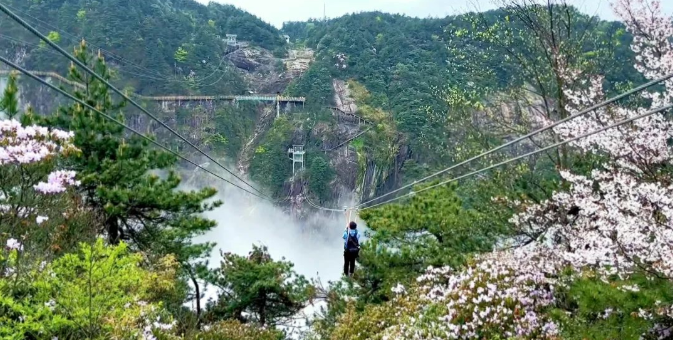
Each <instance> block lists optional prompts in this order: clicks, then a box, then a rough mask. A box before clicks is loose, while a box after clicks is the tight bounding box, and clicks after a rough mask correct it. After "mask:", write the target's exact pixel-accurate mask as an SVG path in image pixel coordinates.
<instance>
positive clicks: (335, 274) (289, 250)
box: [181, 169, 364, 302]
mask: <svg viewBox="0 0 673 340" xmlns="http://www.w3.org/2000/svg"><path fill="white" fill-rule="evenodd" d="M213 170H214V169H213ZM219 172H221V171H219ZM205 176H209V175H199V176H198V185H197V184H196V183H194V182H196V181H195V180H194V178H192V179H191V180H187V181H186V182H187V183H188V184H186V185H185V186H184V187H182V188H181V189H182V190H187V189H190V188H195V187H203V186H204V185H208V186H212V187H215V188H217V189H218V194H217V197H216V199H219V200H222V201H223V204H222V206H220V207H219V208H216V209H214V210H213V211H209V212H207V213H206V214H205V216H206V217H207V218H210V219H212V220H215V221H217V226H216V227H215V228H213V229H212V230H210V231H209V232H208V233H206V234H205V235H202V236H199V237H196V238H195V239H194V241H195V242H215V243H217V246H216V247H215V249H213V252H212V253H211V256H210V259H209V262H210V267H211V268H217V267H219V265H220V259H221V256H220V251H223V252H232V253H235V254H239V255H247V254H248V253H249V252H250V251H251V250H252V245H253V244H256V245H264V246H267V247H268V250H269V253H270V254H271V256H272V257H273V259H274V260H280V259H282V258H285V259H286V260H288V261H290V262H292V263H294V266H295V267H294V269H295V271H296V272H297V273H298V274H301V275H304V276H306V278H308V279H312V278H319V279H320V280H321V281H322V283H323V284H325V285H326V284H327V282H328V281H335V280H339V278H340V277H341V273H342V270H343V239H342V235H343V231H344V229H345V227H346V223H347V221H346V215H345V214H344V213H343V212H329V211H322V210H317V209H315V208H313V207H311V206H310V205H309V204H306V203H304V204H303V205H302V210H303V211H302V213H301V215H302V216H306V217H304V218H294V217H292V216H291V215H290V214H289V212H287V211H285V210H284V209H286V208H283V207H281V206H276V205H274V204H272V203H271V202H269V201H266V200H263V199H261V198H257V197H254V196H252V195H250V194H247V193H245V192H243V191H241V190H239V189H237V188H234V187H232V186H229V185H226V184H225V185H224V186H223V185H221V184H220V183H222V181H220V180H218V179H215V178H213V177H212V176H210V177H205ZM232 181H235V179H234V180H232ZM251 184H252V183H251ZM253 185H254V186H255V187H257V188H259V186H257V185H255V184H253ZM283 204H284V205H287V202H282V203H281V204H280V205H283ZM330 208H332V207H330ZM352 219H353V220H355V221H357V222H358V229H361V228H364V226H362V224H363V223H362V222H361V221H360V220H358V219H356V218H355V216H352ZM361 231H362V230H361ZM216 294H217V292H216V289H215V288H214V287H208V288H207V289H206V292H205V297H204V298H203V299H202V301H203V302H205V301H207V300H208V299H209V298H214V297H216Z"/></svg>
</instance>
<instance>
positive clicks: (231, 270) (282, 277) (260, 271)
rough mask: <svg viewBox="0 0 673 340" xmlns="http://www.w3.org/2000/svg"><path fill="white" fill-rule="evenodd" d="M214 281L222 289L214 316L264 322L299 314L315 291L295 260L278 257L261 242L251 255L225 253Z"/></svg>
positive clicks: (212, 309) (210, 312) (269, 323)
mask: <svg viewBox="0 0 673 340" xmlns="http://www.w3.org/2000/svg"><path fill="white" fill-rule="evenodd" d="M210 281H212V283H213V284H214V285H215V286H217V287H218V288H220V289H221V290H222V293H221V295H220V297H219V299H218V301H217V302H216V303H212V304H211V305H210V308H209V310H208V317H209V318H210V319H213V320H219V319H230V318H236V319H238V320H240V321H243V322H247V321H255V322H257V323H259V324H260V325H262V326H274V325H277V324H278V323H279V322H280V321H282V320H283V319H284V318H289V317H291V316H293V315H295V314H296V313H297V312H299V311H300V310H301V309H302V308H303V307H304V306H305V304H306V301H308V299H309V295H310V292H311V289H310V286H309V285H308V281H307V280H306V279H305V278H304V277H303V276H301V275H297V274H296V273H295V272H294V269H293V264H292V263H291V262H287V261H274V260H273V259H272V258H271V255H270V254H269V251H268V249H267V248H266V247H258V246H254V247H253V250H252V251H251V252H250V254H249V255H248V256H247V257H246V256H240V255H236V254H232V253H224V254H222V264H221V268H220V270H218V271H216V272H214V273H213V276H212V277H211V279H210ZM244 314H246V315H248V316H244Z"/></svg>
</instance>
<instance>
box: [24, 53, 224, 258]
mask: <svg viewBox="0 0 673 340" xmlns="http://www.w3.org/2000/svg"><path fill="white" fill-rule="evenodd" d="M76 56H77V58H78V59H79V60H81V61H82V62H83V63H85V64H87V65H90V66H91V67H92V68H93V70H95V71H96V72H97V73H98V74H100V75H103V77H106V78H109V72H108V68H107V66H106V64H105V61H104V60H103V59H102V58H100V57H99V58H92V57H91V56H90V55H89V54H87V52H86V46H85V44H84V43H82V45H81V46H80V47H79V48H77V49H76ZM70 78H71V79H72V80H74V81H79V82H82V83H86V84H87V87H86V90H83V91H81V92H80V91H77V92H75V96H77V97H79V98H81V99H83V100H86V101H87V102H88V103H90V104H91V105H92V106H94V107H97V108H99V109H100V110H101V111H103V112H107V113H108V114H110V115H113V116H116V117H117V118H118V119H121V120H123V117H122V116H121V115H120V114H118V113H119V109H120V108H121V107H122V106H123V105H119V104H114V103H113V102H112V98H111V96H110V94H109V92H108V89H107V87H106V86H105V85H104V84H103V83H101V82H100V81H98V80H96V79H93V78H91V77H84V76H83V75H82V74H81V73H80V71H79V70H78V69H76V68H75V67H72V68H71V69H70ZM24 118H25V119H24V120H25V121H26V122H31V121H33V122H39V123H40V124H44V125H47V126H53V127H59V128H61V129H64V130H68V131H72V132H74V134H75V137H74V141H73V143H74V145H75V146H76V147H77V148H79V149H80V150H81V154H80V155H79V156H78V157H73V158H71V159H69V160H68V166H69V167H70V168H72V169H75V170H76V171H77V172H78V175H79V176H80V178H81V182H82V185H81V186H80V187H79V192H80V193H81V194H82V195H83V196H85V197H87V204H88V205H89V206H90V207H91V208H92V209H93V210H94V211H95V212H96V213H98V214H100V216H101V218H102V220H103V221H104V224H105V228H104V233H105V234H106V235H107V237H108V239H109V240H110V242H112V243H117V242H119V241H120V240H122V239H127V240H130V243H131V244H132V245H133V246H135V247H137V248H140V249H143V250H150V249H151V250H152V251H153V252H154V253H155V254H159V255H160V256H161V255H165V254H174V255H175V256H176V257H177V259H178V261H179V262H180V263H187V262H189V261H190V260H194V259H197V258H199V257H201V256H204V255H206V254H207V253H208V252H209V250H210V248H211V246H212V245H210V244H193V243H192V241H191V239H192V237H193V236H196V235H200V234H202V233H204V232H206V231H208V230H209V229H211V228H212V227H213V226H214V225H215V222H213V221H210V220H207V219H205V218H203V217H201V216H200V215H199V214H201V213H203V212H204V211H207V210H210V209H212V208H213V207H215V206H217V205H219V204H220V202H214V203H212V204H206V203H204V202H205V200H207V199H209V198H211V197H213V196H214V195H215V190H214V189H203V190H200V191H193V192H184V191H179V190H176V189H177V187H178V186H179V185H180V177H179V176H178V174H177V173H175V172H174V171H172V170H171V167H172V166H174V165H175V164H176V159H175V157H174V156H172V155H170V154H168V153H166V152H160V151H156V150H153V149H151V148H150V147H149V146H148V143H147V142H146V141H145V140H143V139H141V138H138V137H135V136H133V137H130V138H127V137H126V135H125V131H124V128H123V127H121V126H119V125H117V124H115V123H113V122H110V121H108V120H106V119H104V118H102V117H100V116H99V115H98V114H96V113H94V112H91V111H90V110H88V109H86V108H84V107H82V106H81V105H78V104H75V105H72V106H70V107H62V108H60V109H59V111H58V113H57V114H56V115H54V116H50V117H38V116H36V115H26V116H24ZM161 169H163V170H167V173H166V176H165V177H164V179H161V178H159V176H157V175H154V174H151V173H150V171H152V170H161Z"/></svg>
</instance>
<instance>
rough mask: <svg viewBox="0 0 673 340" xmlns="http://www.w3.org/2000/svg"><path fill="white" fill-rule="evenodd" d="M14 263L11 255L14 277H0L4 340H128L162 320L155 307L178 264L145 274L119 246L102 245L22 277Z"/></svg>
mask: <svg viewBox="0 0 673 340" xmlns="http://www.w3.org/2000/svg"><path fill="white" fill-rule="evenodd" d="M0 257H2V254H0ZM16 258H17V252H16V251H14V252H13V253H12V254H10V265H9V267H10V268H12V272H13V273H14V274H10V275H9V276H2V277H0V311H2V312H0V336H2V338H3V339H26V338H47V339H51V338H54V337H59V338H63V339H83V338H88V339H110V338H126V339H128V338H136V337H137V336H138V335H139V333H141V332H142V330H143V328H144V326H145V324H151V322H152V321H154V320H157V318H158V317H161V316H162V314H164V315H163V319H162V321H163V320H166V315H165V311H163V309H162V308H161V304H160V303H157V301H158V297H159V296H160V295H161V294H164V293H165V292H168V291H171V290H172V289H173V287H174V280H175V267H176V265H177V264H176V262H175V261H174V260H173V259H171V258H166V259H165V260H164V261H163V262H162V267H161V268H156V269H158V270H157V271H154V272H150V271H148V270H145V269H142V268H141V267H140V266H139V265H140V263H141V261H142V258H141V257H140V256H139V255H138V254H131V253H129V251H128V247H127V246H126V245H125V244H124V243H121V244H119V245H117V246H109V247H108V246H105V245H104V242H103V240H102V239H98V241H96V242H95V243H94V244H93V245H87V244H82V245H81V246H80V250H79V252H78V253H76V254H68V255H65V256H63V257H61V258H59V259H56V260H55V261H54V262H53V263H51V264H46V265H44V266H40V265H39V264H35V265H33V266H31V267H30V270H29V271H25V272H23V274H21V275H18V274H17V272H16V267H15V265H16V262H15V261H16Z"/></svg>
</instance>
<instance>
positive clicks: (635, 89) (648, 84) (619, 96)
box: [355, 73, 673, 208]
mask: <svg viewBox="0 0 673 340" xmlns="http://www.w3.org/2000/svg"><path fill="white" fill-rule="evenodd" d="M670 78H673V73H670V74H667V75H665V76H663V77H661V78H657V79H654V80H652V81H650V82H647V83H645V84H643V85H640V86H638V87H636V88H634V89H631V90H629V91H626V92H624V93H622V94H620V95H617V96H615V97H612V98H610V99H608V100H606V101H604V102H601V103H598V104H596V105H593V106H591V107H589V108H586V109H584V110H582V111H580V112H578V113H576V114H574V115H571V116H568V117H566V118H563V119H561V120H558V121H556V122H554V123H552V124H550V125H547V126H545V127H542V128H539V129H537V130H535V131H533V132H530V133H528V134H526V135H524V136H522V137H519V138H517V139H514V140H512V141H509V142H507V143H505V144H502V145H500V146H498V147H495V148H493V149H491V150H488V151H485V152H483V153H481V154H479V155H477V156H474V157H472V158H470V159H467V160H465V161H462V162H460V163H458V164H454V165H452V166H450V167H448V168H446V169H444V170H441V171H438V172H435V173H434V174H432V175H429V176H426V177H423V178H421V179H419V180H417V181H414V182H413V183H410V184H407V185H405V186H402V187H400V188H398V189H395V190H393V191H390V192H388V193H386V194H383V195H381V196H378V197H375V198H372V199H370V200H368V201H366V202H362V203H360V204H358V205H357V206H355V208H359V207H361V206H363V205H366V204H368V203H371V202H374V201H377V200H379V199H381V198H383V197H387V196H390V195H392V194H394V193H397V192H400V191H402V190H404V189H407V188H410V187H413V186H414V185H416V184H418V183H420V182H424V181H427V180H428V179H431V178H434V177H437V176H439V175H441V174H444V173H446V172H448V171H451V170H453V169H455V168H458V167H461V166H463V165H466V164H468V163H471V162H473V161H475V160H477V159H479V158H483V157H485V156H488V155H490V154H492V153H494V152H496V151H499V150H502V149H504V148H506V147H508V146H511V145H514V144H516V143H518V142H521V141H522V140H525V139H528V138H530V137H532V136H534V135H537V134H539V133H541V132H544V131H547V130H550V129H552V128H554V127H555V126H557V125H560V124H563V123H565V122H567V121H569V120H572V119H575V118H577V117H579V116H583V115H585V114H587V113H589V112H592V111H594V110H596V109H600V108H601V107H603V106H606V105H609V104H612V103H614V102H616V101H618V100H620V99H622V98H624V97H627V96H630V95H632V94H634V93H636V92H640V91H642V90H644V89H646V88H648V87H652V86H654V85H657V84H659V83H661V82H663V81H666V80H668V79H670Z"/></svg>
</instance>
